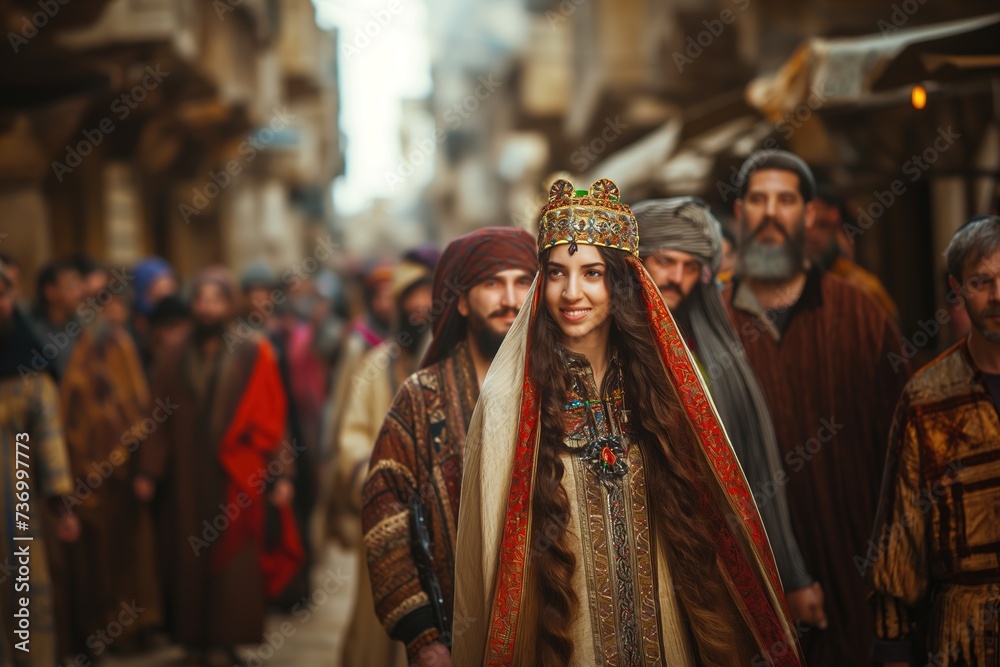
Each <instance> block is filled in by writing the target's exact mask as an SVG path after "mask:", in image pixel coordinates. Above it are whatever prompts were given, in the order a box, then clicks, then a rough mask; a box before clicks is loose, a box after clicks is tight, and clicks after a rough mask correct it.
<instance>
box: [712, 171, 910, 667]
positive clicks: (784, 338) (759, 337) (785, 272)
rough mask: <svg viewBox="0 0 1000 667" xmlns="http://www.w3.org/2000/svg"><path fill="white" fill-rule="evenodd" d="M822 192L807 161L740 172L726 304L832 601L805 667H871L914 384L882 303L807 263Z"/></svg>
mask: <svg viewBox="0 0 1000 667" xmlns="http://www.w3.org/2000/svg"><path fill="white" fill-rule="evenodd" d="M815 192H816V186H815V181H814V180H813V176H812V173H811V171H810V170H809V167H808V166H807V165H806V164H805V162H803V161H802V160H801V159H800V158H798V157H797V156H795V155H792V154H791V153H787V152H785V151H758V152H756V153H754V154H753V155H751V156H750V157H749V158H748V159H747V161H746V162H745V163H744V165H743V168H742V169H741V171H740V187H739V199H738V200H737V201H736V205H735V212H736V218H737V219H738V220H739V224H740V232H741V236H742V243H741V244H740V266H739V270H738V273H737V277H736V279H735V280H734V282H733V284H732V286H731V288H730V289H729V290H727V292H726V293H725V294H724V299H725V302H726V306H727V307H728V308H729V315H730V318H731V319H732V321H733V324H734V325H735V327H736V330H737V332H738V333H739V336H740V339H741V341H742V343H743V347H744V349H745V350H746V355H747V358H748V359H749V360H750V364H751V366H753V369H754V371H755V372H756V374H757V378H758V380H759V381H760V385H761V387H762V388H763V390H764V395H765V396H766V397H767V403H768V406H769V407H770V410H771V416H772V418H773V423H774V428H775V433H776V435H777V439H778V447H779V450H780V454H781V457H782V461H783V465H784V469H783V470H781V471H779V473H780V476H779V475H776V476H775V480H774V481H775V483H777V484H780V485H783V486H784V487H785V491H786V493H787V496H788V505H789V510H790V514H791V520H792V528H793V530H794V532H795V537H796V538H797V540H798V543H799V546H800V547H801V549H802V555H803V557H804V558H805V564H806V567H807V568H808V570H809V572H811V573H812V575H813V576H814V577H815V578H816V579H817V581H819V582H820V585H821V586H822V587H823V591H824V592H825V595H826V599H825V603H826V613H827V617H828V621H829V626H828V627H827V628H826V629H825V630H821V629H818V628H809V629H808V630H807V631H806V632H805V633H804V636H803V637H802V646H803V650H804V651H805V656H806V664H808V665H810V667H834V666H836V667H840V666H841V665H851V666H852V667H863V666H864V665H871V664H873V663H872V658H871V657H870V654H869V651H870V648H871V642H872V639H873V636H872V628H873V623H874V620H873V618H872V613H871V609H870V607H869V606H868V604H867V602H866V595H867V589H866V586H865V579H864V577H865V573H864V572H860V571H859V569H858V568H857V567H856V566H855V561H854V557H855V556H856V555H858V554H863V553H865V549H866V545H867V542H868V538H869V536H870V531H871V523H872V522H873V521H874V519H875V509H876V500H877V497H878V489H879V483H880V481H881V475H882V466H883V461H884V458H885V447H886V442H887V438H888V435H889V427H890V425H891V423H892V411H893V406H894V405H895V403H896V399H897V398H899V393H900V390H901V389H902V387H903V385H904V384H905V383H906V381H907V379H909V376H910V369H909V365H908V364H907V363H905V361H904V362H899V363H894V361H893V357H892V356H891V354H890V353H896V355H898V353H899V352H900V349H901V345H902V344H901V341H900V336H899V332H898V331H897V330H896V327H895V325H894V324H893V323H892V322H891V321H890V320H889V318H888V317H887V316H886V315H885V313H884V312H883V311H882V309H881V308H880V307H879V306H878V304H877V303H876V302H875V301H874V300H873V299H872V298H871V297H869V296H868V295H867V294H864V293H863V292H861V291H860V290H859V289H857V288H854V287H851V286H850V285H848V284H846V283H845V282H844V281H842V280H841V279H840V278H837V277H836V276H834V275H831V274H823V273H821V272H820V271H819V270H818V269H817V268H816V267H814V266H810V265H809V264H807V262H806V261H805V254H804V252H805V251H804V248H805V241H804V237H805V230H806V228H807V227H808V226H810V225H812V224H813V221H814V218H815V205H814V204H813V203H812V200H813V198H814V196H815Z"/></svg>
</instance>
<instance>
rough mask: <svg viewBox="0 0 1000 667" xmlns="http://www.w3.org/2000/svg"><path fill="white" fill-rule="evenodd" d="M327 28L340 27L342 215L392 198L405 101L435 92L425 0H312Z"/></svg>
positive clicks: (337, 187) (337, 194)
mask: <svg viewBox="0 0 1000 667" xmlns="http://www.w3.org/2000/svg"><path fill="white" fill-rule="evenodd" d="M313 3H314V4H315V5H316V18H317V22H318V23H319V25H320V26H321V27H323V28H336V29H337V30H338V31H339V35H338V42H339V45H338V49H339V51H338V54H337V56H338V62H339V72H338V76H339V86H340V96H341V97H340V104H341V110H340V124H341V130H342V131H343V132H344V134H345V135H346V136H347V154H346V159H347V170H346V172H347V173H346V175H345V176H341V177H340V178H338V179H337V180H336V181H335V182H334V205H335V206H336V209H337V212H338V213H339V214H341V215H353V214H355V213H359V212H361V211H363V210H365V209H367V208H368V206H369V205H370V204H371V202H372V199H374V198H375V197H386V196H390V195H391V192H390V190H389V187H388V186H387V185H386V173H387V172H389V171H392V170H394V169H395V168H396V167H397V165H398V164H399V161H400V159H401V146H400V122H401V108H402V107H401V101H402V100H403V99H413V98H422V97H426V96H427V95H429V94H430V91H431V70H430V52H429V46H428V40H427V7H426V5H425V4H424V0H374V1H372V2H366V1H365V0H313Z"/></svg>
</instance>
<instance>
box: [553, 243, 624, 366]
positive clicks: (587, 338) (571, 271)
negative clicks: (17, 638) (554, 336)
mask: <svg viewBox="0 0 1000 667" xmlns="http://www.w3.org/2000/svg"><path fill="white" fill-rule="evenodd" d="M569 248H570V246H569V245H567V244H560V245H557V246H554V247H553V248H552V249H551V250H550V251H549V257H548V261H547V262H546V265H545V306H546V308H548V311H549V314H550V315H551V316H552V319H554V320H555V321H556V323H557V324H558V325H559V329H560V331H561V332H562V336H561V340H560V342H561V343H562V344H563V345H565V346H566V347H567V348H568V349H570V350H574V349H576V350H578V349H579V348H580V347H582V346H587V345H588V344H590V343H592V342H594V340H595V339H597V338H606V336H607V335H608V333H609V331H610V327H611V319H610V315H611V299H610V293H609V291H608V287H607V285H606V284H605V282H604V276H605V274H606V273H607V265H606V264H605V263H604V258H603V257H602V256H601V252H600V250H598V249H597V247H596V246H592V245H584V244H580V245H578V246H577V251H576V252H575V253H573V254H570V252H569Z"/></svg>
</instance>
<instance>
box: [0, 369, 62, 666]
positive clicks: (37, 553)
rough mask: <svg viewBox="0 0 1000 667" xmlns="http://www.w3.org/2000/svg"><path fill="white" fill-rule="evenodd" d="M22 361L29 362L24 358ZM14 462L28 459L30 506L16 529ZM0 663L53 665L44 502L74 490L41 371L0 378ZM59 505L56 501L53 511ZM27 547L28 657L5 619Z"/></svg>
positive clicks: (53, 396) (52, 390) (55, 406)
mask: <svg viewBox="0 0 1000 667" xmlns="http://www.w3.org/2000/svg"><path fill="white" fill-rule="evenodd" d="M24 358H25V359H29V358H30V357H29V356H25V357H24ZM19 433H24V434H27V439H25V438H24V437H21V438H20V439H19V440H16V439H17V435H18V434H19ZM17 441H20V442H26V443H27V445H28V447H27V448H25V447H18V446H17V444H16V442H17ZM19 451H20V452H21V454H22V456H21V459H22V460H24V455H25V454H27V455H28V457H29V458H30V464H29V467H28V468H27V470H28V472H29V477H28V480H27V481H28V483H29V487H30V494H31V500H30V501H29V503H28V504H29V508H28V512H24V511H22V512H21V513H22V514H28V516H29V517H30V519H29V521H28V522H27V523H28V529H27V530H18V529H17V525H16V523H15V519H16V515H15V511H16V510H18V509H20V510H23V508H17V507H16V505H17V500H18V499H17V498H16V497H15V496H14V493H15V492H16V484H17V481H18V480H17V468H16V467H15V461H16V459H17V454H18V452H19ZM0 454H2V455H3V459H2V460H0V466H2V467H0V470H2V471H3V473H2V479H0V515H2V520H0V545H2V547H0V558H2V561H0V612H2V613H3V616H2V618H0V628H2V629H3V637H2V638H0V665H3V666H4V667H7V666H8V665H16V666H17V667H51V666H52V665H53V664H55V661H56V643H57V642H56V628H55V618H54V615H55V610H54V601H53V590H52V579H51V576H50V571H49V560H48V558H47V554H48V553H49V550H52V549H59V548H61V545H60V544H58V543H53V540H51V539H47V537H48V535H46V533H47V531H46V522H47V520H48V519H49V517H48V516H46V515H47V514H48V508H47V502H46V501H47V500H52V499H56V498H58V497H59V496H61V495H63V494H68V493H70V492H72V490H73V483H72V478H71V477H70V471H69V459H68V457H67V454H66V445H65V443H64V442H63V434H62V428H61V425H60V419H59V394H58V392H57V390H56V387H55V384H54V383H53V382H52V378H51V377H49V376H48V375H47V374H44V373H41V374H39V373H34V374H32V373H30V372H29V373H27V374H25V376H24V379H23V380H22V378H21V377H18V376H17V375H8V376H5V377H3V378H0ZM61 504H62V503H61V502H60V505H61ZM15 536H18V537H32V538H33V539H32V540H31V541H15V540H14V539H13V538H14V537H15ZM24 545H28V549H29V553H30V561H31V563H30V565H31V576H30V580H29V582H28V584H29V585H30V590H29V591H27V593H28V595H29V596H30V600H31V602H30V608H29V612H30V614H31V616H30V618H31V642H30V644H29V647H30V649H31V652H30V653H25V652H23V651H19V650H16V649H15V648H14V645H15V644H16V643H17V642H19V641H21V639H20V638H18V637H15V636H14V634H13V631H14V628H13V627H12V621H13V618H14V612H15V609H16V608H17V607H16V606H15V605H16V600H17V598H19V597H21V596H23V595H24V594H25V592H23V591H21V592H15V578H16V577H17V572H18V567H19V562H18V561H19V558H18V557H17V556H16V555H15V552H16V550H17V549H18V548H23V547H24Z"/></svg>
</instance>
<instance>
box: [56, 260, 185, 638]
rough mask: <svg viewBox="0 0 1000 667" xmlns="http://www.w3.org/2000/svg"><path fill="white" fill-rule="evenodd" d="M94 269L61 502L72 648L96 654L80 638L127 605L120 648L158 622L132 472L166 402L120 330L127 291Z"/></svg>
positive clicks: (66, 389)
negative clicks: (95, 306) (74, 523)
mask: <svg viewBox="0 0 1000 667" xmlns="http://www.w3.org/2000/svg"><path fill="white" fill-rule="evenodd" d="M94 273H95V274H97V275H103V276H104V282H103V284H102V285H100V286H99V287H97V288H96V290H94V288H93V287H92V288H91V290H94V291H92V293H90V294H89V296H91V297H94V298H95V300H96V301H97V302H98V303H105V302H107V304H108V305H107V307H106V308H105V309H104V310H103V311H102V312H101V313H100V314H99V315H98V316H97V317H96V318H95V319H94V320H93V321H92V322H90V323H89V324H87V325H85V326H84V330H83V333H82V334H81V335H80V339H79V341H77V343H76V345H75V346H74V348H73V355H72V356H71V357H70V360H69V364H68V365H67V366H66V372H65V375H64V376H63V380H62V383H61V384H60V386H59V390H60V397H61V402H62V414H63V421H64V426H65V431H66V444H67V446H68V449H69V457H70V465H71V470H72V475H73V480H74V483H73V486H74V492H73V495H72V496H69V497H68V499H67V502H68V504H70V505H71V506H73V509H74V511H75V512H76V514H77V516H79V517H80V522H81V528H82V532H81V537H80V540H79V541H78V542H76V543H75V544H74V545H73V546H72V547H71V548H69V549H68V554H69V555H68V558H67V566H68V569H69V570H70V572H69V575H68V578H69V580H70V585H71V588H72V598H73V602H72V605H73V609H74V619H73V620H74V627H75V631H76V635H77V638H78V639H82V640H83V642H82V645H81V646H80V647H79V649H78V650H81V651H87V652H89V653H91V655H92V657H100V655H101V653H103V652H104V651H103V648H102V647H100V646H98V647H96V648H95V647H94V646H86V645H85V638H86V637H88V636H89V635H91V633H94V632H95V631H97V630H100V629H102V628H106V627H108V625H109V624H110V623H111V622H112V621H114V620H115V619H117V618H118V616H119V614H120V613H121V611H122V605H123V604H125V605H135V608H137V609H142V612H141V613H140V614H138V615H137V616H136V618H135V619H134V622H132V623H130V624H129V625H128V626H126V627H124V629H123V632H122V636H121V637H118V638H116V639H115V644H114V646H115V649H116V650H123V649H128V648H139V644H138V641H139V640H141V639H148V637H143V633H144V631H146V632H148V630H150V629H151V628H154V627H156V626H158V625H159V624H160V623H161V622H162V617H161V611H160V588H159V582H158V581H157V576H156V560H155V547H154V535H153V523H152V517H151V516H150V513H149V508H148V506H146V505H145V504H144V503H139V502H136V499H135V495H134V493H133V490H132V483H131V480H132V474H131V471H132V468H133V467H134V465H135V458H134V457H135V453H136V451H137V450H138V449H139V447H140V445H141V444H142V440H144V439H145V436H144V433H143V428H147V429H148V428H152V425H153V424H154V423H155V419H156V416H158V415H160V414H162V413H163V408H161V407H160V406H159V405H157V406H152V405H151V401H150V398H149V387H148V386H147V384H146V375H145V373H144V372H143V369H142V364H141V362H140V361H139V355H138V352H137V351H136V349H135V345H134V343H133V342H132V337H131V336H130V335H129V334H128V332H127V331H126V330H125V329H124V326H123V324H124V317H125V316H126V315H127V313H128V306H127V304H125V300H126V299H125V295H124V293H122V292H121V291H119V292H118V293H114V292H113V291H111V290H110V289H109V287H108V284H107V283H108V280H107V274H106V273H104V272H101V271H95V272H94ZM109 316H110V317H109ZM116 317H117V319H116ZM161 405H162V401H161ZM166 409H167V410H170V409H171V406H169V405H168V406H167V408H166Z"/></svg>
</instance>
